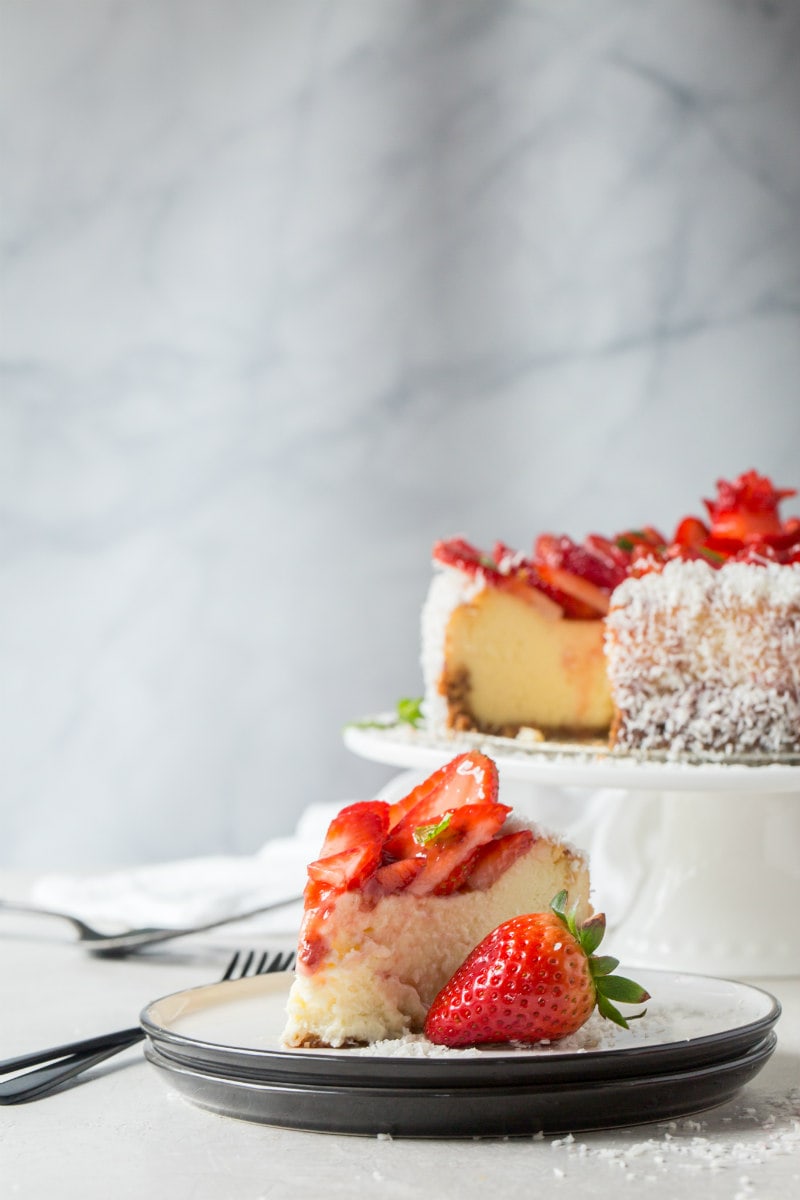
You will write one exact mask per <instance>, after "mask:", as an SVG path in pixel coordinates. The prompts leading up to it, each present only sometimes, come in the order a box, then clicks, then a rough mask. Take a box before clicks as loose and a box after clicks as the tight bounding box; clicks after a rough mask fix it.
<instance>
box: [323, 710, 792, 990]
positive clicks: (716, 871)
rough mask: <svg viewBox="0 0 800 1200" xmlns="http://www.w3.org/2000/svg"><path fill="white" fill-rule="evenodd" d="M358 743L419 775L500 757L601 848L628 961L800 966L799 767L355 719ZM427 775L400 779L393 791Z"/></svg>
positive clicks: (784, 971) (531, 809) (504, 794)
mask: <svg viewBox="0 0 800 1200" xmlns="http://www.w3.org/2000/svg"><path fill="white" fill-rule="evenodd" d="M345 740H346V743H347V745H348V746H349V748H350V749H351V750H353V751H354V752H355V753H357V754H360V755H361V756H362V757H365V758H370V759H372V760H373V761H378V762H384V763H391V764H392V765H394V766H397V767H406V768H413V769H414V771H416V778H423V777H424V775H425V774H427V773H429V772H430V771H433V770H435V769H436V767H438V766H441V764H442V763H444V762H447V761H448V760H449V759H450V758H453V757H454V756H455V755H456V754H459V753H461V752H462V751H464V750H469V749H481V750H483V751H485V753H487V754H489V755H491V757H492V758H494V759H495V761H496V762H497V765H498V768H499V771H500V797H501V799H503V800H504V801H505V802H506V803H509V804H511V805H513V807H514V810H515V812H516V813H517V814H518V815H520V816H525V817H529V818H531V819H532V820H534V821H539V822H540V823H542V824H543V825H545V826H546V827H547V828H549V829H552V830H554V831H556V832H557V833H559V834H561V835H562V836H565V837H566V838H568V839H569V840H571V841H573V842H575V843H576V844H577V845H578V846H580V847H581V848H582V849H585V850H586V851H588V853H589V855H590V858H591V867H592V882H593V900H594V903H595V906H596V907H598V908H604V907H606V908H607V911H608V916H609V930H608V935H607V938H606V941H605V942H604V943H603V948H604V951H606V952H607V953H611V954H614V955H616V956H617V957H618V958H619V959H621V961H622V962H623V963H625V964H627V965H630V966H635V965H639V966H643V967H657V968H662V969H667V970H673V971H692V972H699V973H701V974H706V975H708V974H711V975H722V976H729V977H749V978H753V977H758V978H765V977H781V976H784V977H785V976H797V975H800V918H799V916H798V914H800V766H797V765H784V764H771V765H759V766H746V765H743V764H739V763H733V764H725V763H701V764H695V765H689V764H676V763H668V762H653V761H647V762H642V761H640V760H636V759H632V758H625V757H623V756H617V755H613V756H612V755H608V754H606V755H603V754H602V753H598V752H597V751H596V750H591V749H586V750H581V751H576V750H575V749H574V748H571V749H570V752H569V753H565V754H559V753H558V748H553V747H548V746H547V745H544V746H539V747H537V748H536V749H532V750H531V751H529V752H523V751H518V750H517V749H516V748H515V747H514V745H513V743H509V742H506V744H505V746H504V745H500V744H499V743H500V741H501V740H500V739H480V738H478V737H475V736H472V735H470V736H468V737H466V738H463V739H462V738H458V739H454V738H453V739H450V738H448V739H446V740H437V739H435V738H430V737H427V736H426V735H425V734H424V731H423V732H419V731H407V730H393V731H392V730H380V729H374V730H373V729H369V730H367V729H363V730H362V729H350V730H348V731H347V733H346V736H345ZM509 747H510V748H509ZM414 781H415V778H414V777H412V776H410V775H407V776H404V777H402V778H401V779H398V780H396V781H393V783H392V784H391V785H389V787H388V788H387V789H386V794H387V795H388V797H389V798H393V797H392V793H394V794H395V797H394V798H396V796H399V795H400V794H403V793H404V792H405V791H408V790H409V788H410V786H413V782H414ZM562 798H563V801H564V808H563V810H561V811H562V813H563V818H564V819H563V820H559V819H558V816H557V814H558V813H559V803H560V801H561V799H562ZM607 882H608V884H609V886H607ZM622 883H624V885H625V886H624V887H620V886H618V885H620V884H622ZM611 884H613V885H614V886H611ZM612 893H616V894H615V895H614V897H613V899H614V904H612ZM614 909H616V911H614Z"/></svg>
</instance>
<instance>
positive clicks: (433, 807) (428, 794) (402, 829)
mask: <svg viewBox="0 0 800 1200" xmlns="http://www.w3.org/2000/svg"><path fill="white" fill-rule="evenodd" d="M429 784H430V785H431V786H428V785H429ZM497 789H498V779H497V767H496V765H495V763H494V762H493V760H492V759H491V758H487V756H486V755H485V754H480V753H479V752H478V751H477V750H470V751H468V752H467V753H466V754H459V755H458V757H457V758H454V759H453V760H452V761H451V762H449V763H447V765H446V766H444V767H442V768H440V770H438V771H436V772H435V773H434V775H432V776H431V778H430V779H429V780H426V781H425V783H423V784H421V785H420V787H419V788H417V789H415V790H414V791H413V792H411V793H410V795H409V796H407V797H406V799H405V800H401V801H399V804H400V806H404V805H405V804H406V801H407V800H408V799H409V798H410V796H416V795H417V793H418V792H421V793H422V794H421V796H419V797H418V799H417V801H416V803H414V804H413V805H412V806H410V807H408V808H405V813H404V815H403V816H402V817H401V819H400V820H399V821H398V822H397V823H396V824H395V825H394V826H393V827H392V830H391V832H390V834H389V836H388V838H387V839H386V842H385V844H384V858H385V859H392V858H413V857H414V856H415V855H416V854H418V853H419V845H418V843H417V842H416V841H415V840H414V830H415V829H416V828H417V827H418V826H420V825H429V824H430V823H431V822H432V821H433V820H434V819H435V818H436V817H440V816H442V815H443V814H444V813H445V812H447V811H448V810H450V809H455V808H460V807H461V806H462V805H464V804H476V803H487V804H493V803H495V802H496V800H497Z"/></svg>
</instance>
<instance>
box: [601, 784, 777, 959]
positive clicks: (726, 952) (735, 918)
mask: <svg viewBox="0 0 800 1200" xmlns="http://www.w3.org/2000/svg"><path fill="white" fill-rule="evenodd" d="M754 769H755V770H758V768H754ZM645 855H646V859H647V865H648V869H647V872H646V874H645V875H644V878H643V882H642V883H641V886H640V887H639V888H638V890H637V891H636V893H635V894H634V896H633V897H632V900H631V902H630V905H629V907H628V909H627V911H626V912H625V914H624V916H623V917H622V919H621V920H620V921H619V922H618V923H617V925H616V927H615V928H613V929H612V930H611V931H610V933H609V936H608V941H607V948H608V950H610V951H611V952H612V953H613V954H615V955H616V956H617V957H618V958H620V959H621V960H622V961H623V962H626V963H636V964H637V965H641V966H656V965H659V966H663V965H665V964H667V963H668V964H669V965H670V967H671V968H672V969H673V970H682V971H697V972H700V973H703V974H709V973H710V974H714V975H724V976H748V977H754V976H755V977H765V976H791V975H798V974H800V924H799V923H798V911H799V910H800V794H797V793H791V792H771V793H770V792H754V793H747V792H738V791H731V792H695V791H681V792H675V791H670V792H663V793H660V794H659V796H658V821H657V825H656V829H655V836H654V839H653V844H652V845H651V847H650V850H649V854H648V853H647V851H645Z"/></svg>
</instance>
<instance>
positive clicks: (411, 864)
mask: <svg viewBox="0 0 800 1200" xmlns="http://www.w3.org/2000/svg"><path fill="white" fill-rule="evenodd" d="M497 791H498V780H497V767H496V765H495V763H494V762H493V761H492V759H490V758H487V757H486V755H485V754H480V753H478V752H477V751H470V752H468V753H466V754H460V755H458V757H457V758H454V759H453V760H452V761H451V762H449V763H447V764H446V766H444V767H441V768H440V769H439V770H438V771H435V772H434V773H433V774H432V775H431V776H429V777H428V779H426V780H425V781H424V782H423V783H421V784H419V785H418V786H417V787H416V788H414V789H413V790H412V791H411V792H409V794H408V795H407V796H405V797H404V798H403V799H402V800H400V801H398V802H397V803H395V804H388V803H387V802H386V801H383V800H370V801H362V802H359V803H358V804H351V805H348V807H347V808H343V809H342V811H341V812H340V813H338V814H337V815H336V816H335V817H334V819H333V821H331V824H330V826H329V828H328V832H327V835H326V837H325V841H324V843H323V846H322V850H321V852H320V857H319V858H318V859H316V860H315V861H314V862H312V863H310V864H309V867H308V883H307V884H306V889H305V912H304V916H303V925H302V929H301V932H300V950H299V955H298V966H299V969H300V970H301V971H306V972H308V971H312V970H313V969H314V968H315V967H316V966H317V965H319V963H320V962H321V961H322V959H323V958H324V956H325V953H326V949H327V938H326V926H327V923H328V920H329V918H330V916H331V914H332V912H333V909H334V906H335V901H336V898H337V897H338V896H340V895H341V894H342V893H344V892H359V893H360V895H361V897H362V900H363V901H364V902H365V903H368V904H375V903H377V902H378V901H379V900H380V899H382V898H383V897H384V896H390V895H395V894H397V893H399V892H403V891H407V892H408V893H409V894H410V895H414V896H429V895H437V896H449V895H452V894H454V893H456V892H471V891H484V890H485V889H486V888H489V887H491V885H492V884H493V883H494V882H495V880H496V879H499V878H500V876H501V875H503V874H504V873H505V872H506V871H507V870H508V869H509V867H510V866H511V865H512V864H513V863H514V862H515V861H516V860H517V859H518V858H519V857H520V855H522V854H524V853H525V852H526V851H527V850H528V849H530V847H531V846H532V845H533V841H534V836H533V833H532V832H531V831H530V830H528V829H522V830H517V831H515V832H513V833H503V826H504V825H505V822H506V819H507V817H508V815H509V813H510V812H511V809H510V808H509V807H508V806H507V805H505V804H500V803H499V802H498V800H497Z"/></svg>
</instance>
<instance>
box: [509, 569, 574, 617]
mask: <svg viewBox="0 0 800 1200" xmlns="http://www.w3.org/2000/svg"><path fill="white" fill-rule="evenodd" d="M498 587H499V589H500V590H501V591H503V592H509V593H510V594H511V595H512V596H516V597H517V599H519V600H523V601H524V602H525V603H526V604H530V606H531V608H535V609H536V610H537V612H539V613H541V615H542V616H543V617H544V618H545V620H547V621H560V620H561V619H562V618H563V616H564V607H563V605H562V604H560V603H559V602H558V600H556V598H555V593H554V592H553V591H552V589H550V588H548V587H547V585H546V584H544V581H543V580H542V578H541V576H540V575H539V574H538V573H537V572H536V570H535V569H534V568H533V567H531V566H529V565H527V564H526V565H524V566H521V567H519V568H518V569H517V570H516V571H515V572H514V573H513V575H504V576H503V577H502V579H501V581H500V583H499V584H498Z"/></svg>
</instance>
